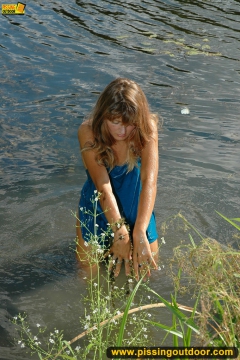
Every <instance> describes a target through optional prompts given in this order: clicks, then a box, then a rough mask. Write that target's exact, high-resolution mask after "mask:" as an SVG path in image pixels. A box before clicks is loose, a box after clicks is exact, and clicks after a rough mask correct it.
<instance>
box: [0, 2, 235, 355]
mask: <svg viewBox="0 0 240 360" xmlns="http://www.w3.org/2000/svg"><path fill="white" fill-rule="evenodd" d="M0 29H1V40H0V51H1V59H0V65H1V80H0V82H1V87H0V92H1V100H0V101H1V108H0V114H1V116H0V134H1V136H0V145H1V147H0V178H1V183H0V201H1V203H0V204H1V208H0V214H1V220H0V221H1V237H0V244H1V252H0V271H1V284H0V359H1V360H12V359H14V360H15V359H16V358H18V359H20V360H21V359H28V358H30V355H29V354H28V355H26V353H25V352H24V351H21V349H20V348H19V347H18V346H16V345H15V343H14V336H15V335H16V334H15V333H14V327H13V325H12V324H11V323H10V321H9V318H12V316H14V315H16V314H17V313H19V312H23V311H25V312H26V313H27V314H28V318H29V321H30V323H31V324H32V325H33V327H34V326H35V325H36V323H41V324H43V325H47V326H48V327H49V329H54V327H56V328H58V329H63V330H64V332H65V337H66V339H71V338H72V337H74V336H75V335H77V334H78V333H80V332H81V327H80V325H79V319H78V318H79V315H81V314H82V312H83V308H82V305H81V301H80V296H79V294H80V293H83V292H84V289H85V285H84V283H83V282H82V280H81V276H80V277H79V273H78V271H77V267H76V262H75V256H74V252H73V250H72V249H71V248H72V247H73V246H74V237H75V228H74V226H75V219H74V216H73V215H72V213H71V212H75V210H76V207H77V203H78V198H79V192H80V190H81V187H82V185H83V183H84V181H85V178H86V177H85V172H84V167H83V164H82V162H81V159H80V155H79V145H78V141H77V129H78V127H79V124H81V122H82V121H83V119H84V118H85V117H87V115H88V113H89V112H90V110H91V108H92V106H93V104H94V103H95V101H96V99H97V96H98V94H99V93H100V92H101V91H102V89H103V88H104V87H105V86H106V85H107V84H108V83H109V82H110V81H111V80H113V79H114V78H115V77H117V76H125V77H129V78H132V79H133V80H135V81H137V82H138V83H139V84H140V85H141V86H142V88H143V89H144V91H145V92H146V95H147V97H148V100H149V103H150V105H151V109H152V110H153V111H154V112H158V113H159V114H160V115H161V116H162V117H163V120H164V124H163V128H162V131H159V139H160V143H159V150H160V170H159V180H158V194H157V199H156V206H155V212H156V217H157V223H158V229H159V233H160V236H161V224H162V223H163V222H164V221H165V220H166V219H167V218H168V217H170V216H173V215H175V214H177V213H178V212H179V211H180V210H181V212H182V213H183V214H184V215H185V216H186V217H187V219H188V220H189V221H190V222H191V223H193V224H194V225H195V226H196V227H197V228H198V229H200V230H201V231H202V232H203V233H204V234H206V235H208V236H212V237H214V238H216V239H218V240H219V241H220V242H222V243H227V242H231V243H232V245H233V246H237V245H238V244H237V242H238V239H237V238H236V237H235V238H234V237H232V235H233V234H234V231H233V229H232V228H231V227H230V226H229V225H228V224H226V223H224V222H223V220H221V219H220V218H219V217H218V216H217V215H216V213H215V210H218V211H220V212H222V213H223V214H225V215H226V216H229V217H236V216H239V174H240V161H239V145H240V130H239V106H238V103H239V98H240V90H239V89H240V86H239V83H240V78H239V72H240V65H239V58H240V51H239V48H240V46H239V45H240V44H239V31H240V23H239V1H237V0H235V1H234V0H229V1H224V2H222V1H220V0H212V1H211V2H209V1H194V0H193V1H184V0H170V1H153V0H149V1H127V2H126V1H115V2H113V1H96V0H93V1H91V2H83V1H76V2H74V1H72V0H70V1H68V2H67V4H65V3H63V2H60V1H58V0H56V1H39V0H35V1H28V2H27V6H26V9H25V15H23V16H2V17H1V28H0ZM183 107H188V108H189V110H190V114H189V115H182V114H181V109H182V108H183ZM181 236H182V235H181ZM181 236H180V235H178V232H177V230H176V231H175V230H174V231H170V230H169V233H168V234H167V235H166V236H165V240H166V245H165V246H164V247H162V251H161V253H162V258H161V261H162V263H164V264H165V267H166V266H167V264H168V261H169V258H171V257H172V248H173V247H174V246H176V245H178V244H179V242H180V240H181ZM161 274H162V275H161ZM80 275H81V274H80ZM152 283H153V286H154V287H155V289H156V290H157V291H159V292H161V294H162V295H164V296H165V295H166V296H168V295H169V294H170V292H171V290H172V288H171V286H170V285H169V283H168V281H167V278H166V276H165V274H164V273H163V272H162V273H159V275H155V276H154V277H153V280H152Z"/></svg>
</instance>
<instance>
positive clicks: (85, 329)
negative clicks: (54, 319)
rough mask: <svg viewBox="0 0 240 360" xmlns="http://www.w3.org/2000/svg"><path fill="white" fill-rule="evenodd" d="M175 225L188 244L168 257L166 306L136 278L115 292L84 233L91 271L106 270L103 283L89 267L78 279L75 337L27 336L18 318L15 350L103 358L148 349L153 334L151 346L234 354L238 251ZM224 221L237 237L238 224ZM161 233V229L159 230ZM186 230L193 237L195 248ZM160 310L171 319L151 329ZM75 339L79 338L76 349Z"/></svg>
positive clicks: (239, 329)
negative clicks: (80, 297)
mask: <svg viewBox="0 0 240 360" xmlns="http://www.w3.org/2000/svg"><path fill="white" fill-rule="evenodd" d="M99 196H100V194H98V195H96V194H95V196H94V198H93V199H92V200H93V204H94V212H93V214H92V215H93V216H94V218H95V223H97V214H96V204H97V201H98V200H99ZM219 215H221V214H219ZM221 216H222V217H224V216H223V215H221ZM176 218H178V219H180V220H181V221H182V222H183V224H184V227H185V230H187V231H188V232H189V239H190V241H189V244H181V245H180V246H178V247H176V248H175V249H174V250H173V261H172V263H171V264H172V266H171V278H172V288H173V291H172V295H171V300H170V301H168V300H166V299H165V298H163V297H162V296H161V294H158V293H157V292H155V291H154V290H153V289H151V287H150V285H149V283H147V282H145V281H143V278H142V279H141V280H140V281H139V282H137V283H136V282H135V279H134V277H133V276H129V277H128V278H127V281H126V284H124V285H123V286H120V287H119V286H117V281H115V280H114V279H113V276H112V273H111V271H109V264H108V261H105V257H104V251H102V249H101V248H100V247H99V245H98V239H97V237H96V234H90V236H89V239H90V241H89V247H90V248H91V249H92V251H91V252H89V256H90V257H91V261H92V263H94V264H97V265H99V264H100V262H101V263H102V262H104V263H105V264H106V269H107V271H106V272H105V273H104V276H103V275H102V274H101V273H100V270H99V267H97V272H96V274H94V275H93V274H91V275H90V276H89V277H88V278H86V279H85V280H86V283H87V284H88V295H87V297H86V298H85V299H84V301H83V302H84V304H85V314H84V316H82V319H81V320H80V322H81V323H82V332H81V333H80V334H79V335H77V336H75V337H74V338H73V339H72V340H70V341H67V340H64V335H63V332H62V331H59V330H57V329H54V330H53V331H52V332H51V333H50V334H49V335H46V333H47V329H46V328H42V327H41V325H40V324H37V325H36V329H35V332H34V330H32V329H30V328H29V326H28V323H27V321H26V316H25V315H21V314H19V315H18V316H16V317H15V318H14V320H13V321H14V323H15V324H17V325H18V329H19V333H20V339H17V342H18V344H19V346H20V347H22V348H23V347H25V348H26V349H28V351H30V352H31V354H37V355H38V358H39V359H40V360H43V359H44V360H47V359H51V360H55V359H68V360H74V359H81V360H84V359H91V360H93V359H106V358H107V357H106V350H107V348H108V347H110V346H125V347H128V346H131V347H132V346H154V345H155V344H153V343H152V341H151V342H150V339H149V336H148V335H149V332H150V331H151V332H152V331H157V330H159V329H161V330H160V331H162V334H165V336H164V335H163V336H162V341H159V342H161V344H159V343H158V344H156V346H159V345H161V346H163V345H168V346H169V345H171V346H173V347H178V346H203V347H209V346H211V347H236V348H238V349H240V311H239V309H240V252H239V249H233V248H231V247H229V246H223V245H221V244H220V243H219V242H217V241H216V240H213V239H210V238H204V237H203V236H202V235H201V234H200V233H199V232H198V231H197V230H196V229H195V227H194V226H193V225H191V224H190V223H189V222H188V221H187V220H186V218H184V217H183V216H182V215H181V214H178V215H177V216H176V217H175V219H176ZM224 219H225V220H227V221H228V222H229V223H231V224H232V225H233V226H234V227H235V228H236V229H237V230H240V227H239V223H240V219H239V218H235V219H228V218H226V217H224ZM82 226H84V225H83V224H82ZM164 228H165V230H166V224H165V226H164ZM190 230H191V231H192V230H193V231H194V232H195V235H196V236H197V237H198V244H197V241H196V240H194V236H193V235H191V234H190ZM102 236H103V235H102ZM162 239H163V240H162V243H163V244H164V243H165V240H164V238H162ZM182 293H185V294H186V293H189V297H190V299H191V301H192V302H193V305H192V307H189V306H186V305H183V304H179V303H178V297H179V296H181V295H182ZM153 309H155V310H154V313H153ZM156 309H159V310H156ZM162 311H168V312H170V313H171V318H172V320H171V325H169V324H168V325H166V324H162V323H161V322H159V320H158V312H162ZM155 318H156V319H155ZM82 339H85V342H84V346H83V345H82V344H83V343H82ZM80 340H81V343H80V342H79V341H80ZM145 358H146V357H145Z"/></svg>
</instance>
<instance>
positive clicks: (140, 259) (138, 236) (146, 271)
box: [133, 231, 157, 280]
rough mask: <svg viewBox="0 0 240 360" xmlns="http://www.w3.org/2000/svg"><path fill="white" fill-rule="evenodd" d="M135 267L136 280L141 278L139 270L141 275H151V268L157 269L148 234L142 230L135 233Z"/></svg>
mask: <svg viewBox="0 0 240 360" xmlns="http://www.w3.org/2000/svg"><path fill="white" fill-rule="evenodd" d="M133 268H134V273H135V277H136V280H139V272H140V275H141V276H143V275H145V276H146V275H148V276H150V268H152V269H157V264H156V262H155V260H154V258H153V254H152V252H151V248H150V244H149V242H148V239H147V235H146V233H144V232H142V231H138V232H137V231H134V233H133Z"/></svg>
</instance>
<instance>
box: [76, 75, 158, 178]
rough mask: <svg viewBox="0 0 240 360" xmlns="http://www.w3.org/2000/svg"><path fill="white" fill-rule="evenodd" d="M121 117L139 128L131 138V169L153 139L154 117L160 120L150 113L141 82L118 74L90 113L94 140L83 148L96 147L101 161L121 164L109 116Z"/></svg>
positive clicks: (106, 164) (129, 152)
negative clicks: (114, 148) (108, 122)
mask: <svg viewBox="0 0 240 360" xmlns="http://www.w3.org/2000/svg"><path fill="white" fill-rule="evenodd" d="M116 118H121V120H122V123H123V124H124V125H134V126H135V129H134V130H133V132H132V133H131V135H130V137H129V138H128V140H127V141H128V142H129V146H128V155H127V163H128V171H131V170H132V169H133V168H134V166H136V164H137V160H138V158H139V157H141V151H142V149H143V148H144V146H145V144H146V143H147V142H148V141H149V140H150V138H151V134H152V124H151V123H152V120H154V121H156V122H157V121H158V118H157V116H156V115H155V114H152V113H150V110H149V105H148V102H147V99H146V96H145V94H144V92H143V91H142V89H141V88H140V86H139V85H138V84H137V83H135V82H134V81H132V80H129V79H126V78H117V79H115V80H113V81H112V82H111V83H110V84H109V85H108V86H107V87H106V88H105V89H104V90H103V92H102V93H101V94H100V96H99V98H98V100H97V103H96V105H95V107H94V109H93V111H92V114H91V116H90V126H91V129H92V132H93V137H94V143H92V144H89V143H87V144H85V146H84V148H83V149H82V151H86V150H90V149H95V151H96V154H97V155H96V160H97V162H98V163H99V164H100V165H104V166H106V167H108V168H109V169H112V168H113V167H114V166H116V165H117V156H116V154H115V153H114V150H113V149H112V146H113V145H114V144H115V142H116V140H115V139H114V138H113V136H112V135H111V134H110V132H109V130H108V126H107V123H106V121H105V120H110V121H112V120H114V119H116Z"/></svg>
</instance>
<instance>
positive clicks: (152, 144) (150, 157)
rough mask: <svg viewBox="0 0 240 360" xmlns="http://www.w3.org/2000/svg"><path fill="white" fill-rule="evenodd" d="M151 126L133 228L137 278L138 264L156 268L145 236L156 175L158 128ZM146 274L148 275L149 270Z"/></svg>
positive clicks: (142, 160) (153, 201)
mask: <svg viewBox="0 0 240 360" xmlns="http://www.w3.org/2000/svg"><path fill="white" fill-rule="evenodd" d="M152 128H153V130H152V135H151V139H150V141H149V142H148V143H147V144H146V146H145V147H144V149H143V151H142V156H141V181H142V191H141V194H140V199H139V204H138V213H137V219H136V222H135V226H134V230H133V263H134V271H135V275H136V278H137V279H138V270H139V265H140V267H141V269H143V270H145V271H146V270H147V268H148V267H149V264H151V266H153V267H155V268H157V265H156V263H155V261H154V259H153V256H152V253H151V249H150V245H149V242H148V239H147V236H146V230H147V227H148V224H149V221H150V218H151V215H152V211H153V208H154V203H155V199H156V193H157V177H158V130H157V124H156V123H155V122H152ZM144 265H145V266H144ZM148 274H149V275H150V271H149V270H148Z"/></svg>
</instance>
